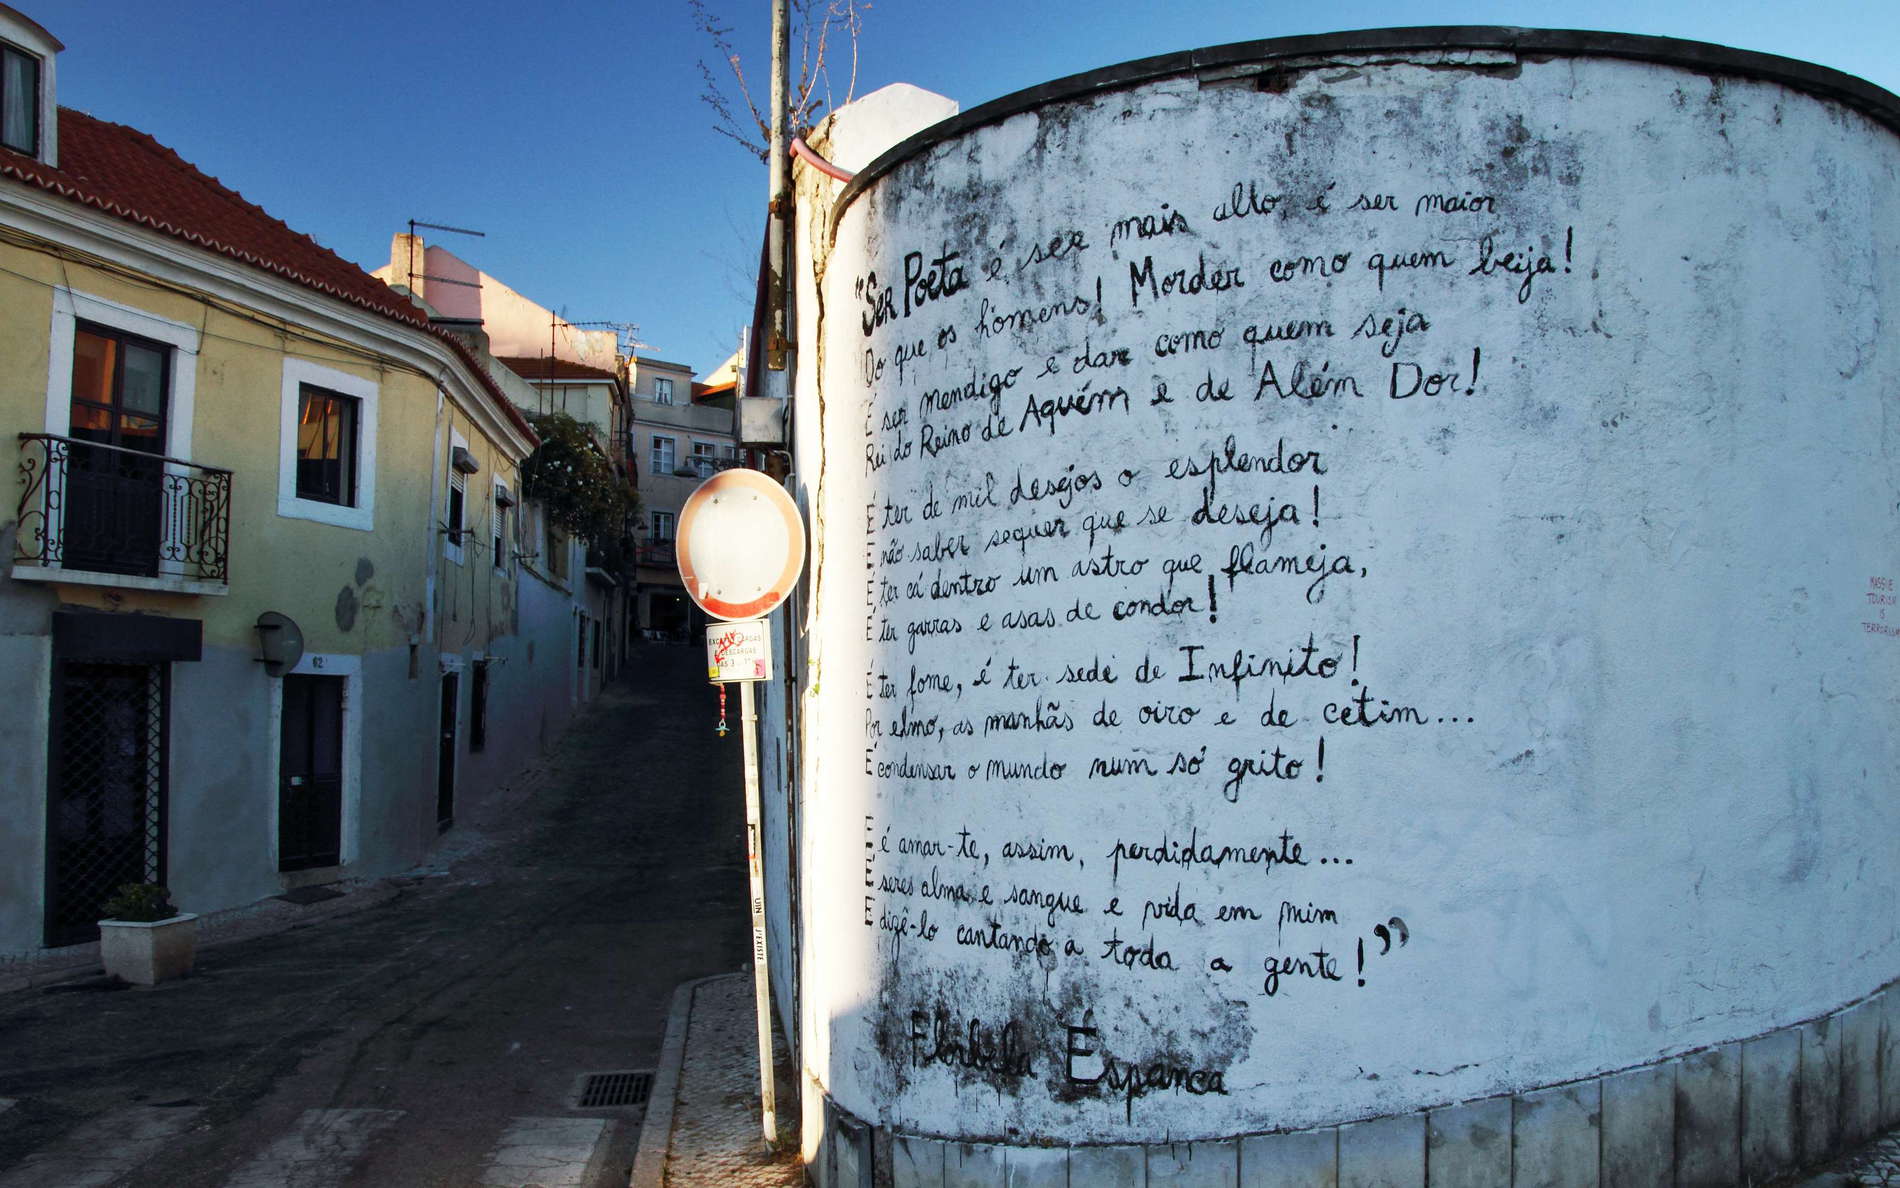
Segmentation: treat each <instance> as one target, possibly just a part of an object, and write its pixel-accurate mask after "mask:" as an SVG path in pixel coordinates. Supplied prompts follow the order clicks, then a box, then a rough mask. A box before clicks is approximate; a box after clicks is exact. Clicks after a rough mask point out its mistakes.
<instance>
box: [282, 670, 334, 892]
mask: <svg viewBox="0 0 1900 1188" xmlns="http://www.w3.org/2000/svg"><path fill="white" fill-rule="evenodd" d="M343 687H344V678H342V677H332V676H303V675H297V674H292V675H290V676H286V677H285V678H284V713H283V730H282V743H281V745H280V748H279V755H278V767H277V869H278V870H280V871H292V870H310V869H312V868H315V867H321V866H336V865H339V864H340V863H341V862H342V849H343Z"/></svg>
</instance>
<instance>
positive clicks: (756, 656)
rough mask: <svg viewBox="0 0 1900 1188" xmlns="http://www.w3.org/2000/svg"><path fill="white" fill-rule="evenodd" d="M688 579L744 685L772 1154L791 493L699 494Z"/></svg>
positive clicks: (687, 511) (734, 484) (719, 485)
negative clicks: (776, 868)
mask: <svg viewBox="0 0 1900 1188" xmlns="http://www.w3.org/2000/svg"><path fill="white" fill-rule="evenodd" d="M678 539H679V549H678V552H677V554H676V555H677V558H678V561H679V569H680V580H681V582H682V583H684V585H685V587H686V594H687V597H689V598H691V599H692V600H693V602H694V604H695V605H697V606H698V607H699V609H701V610H703V611H705V612H706V613H707V614H708V615H711V616H712V617H713V618H715V619H719V620H722V621H721V622H720V623H719V624H718V625H717V626H714V627H712V628H710V629H708V631H707V632H706V674H707V677H708V678H709V679H711V680H712V681H714V682H716V683H718V684H719V686H720V689H721V694H720V728H721V729H722V730H723V729H724V727H725V700H724V697H725V695H724V692H723V691H724V688H725V684H726V682H728V681H736V682H738V684H739V711H740V712H739V717H740V722H739V729H740V734H741V736H742V741H743V742H744V744H745V850H746V879H747V882H748V884H749V886H748V892H749V894H750V895H751V898H752V993H753V1000H754V1005H755V1007H756V1009H757V1014H758V1024H759V1101H760V1106H761V1112H762V1113H763V1115H764V1129H765V1145H766V1146H767V1147H775V1146H777V1145H778V1093H777V1089H776V1086H775V1085H774V1083H773V1081H774V1076H773V1061H772V977H771V968H770V965H769V963H768V961H767V953H766V938H765V865H764V854H765V847H764V844H763V843H764V836H763V830H764V817H765V814H764V812H763V810H762V808H761V805H760V797H759V743H758V728H759V726H758V723H759V711H758V701H757V698H756V696H755V694H754V693H753V689H752V686H753V684H754V683H756V682H758V681H769V680H771V679H772V636H771V632H769V631H768V630H766V625H765V618H764V616H766V615H768V614H770V613H771V612H772V611H773V610H774V609H776V608H777V607H779V606H782V605H784V602H785V597H786V595H788V594H790V593H791V591H792V587H793V586H794V585H795V584H796V583H797V581H798V576H799V574H800V573H801V572H802V571H803V569H804V565H805V525H804V520H803V518H802V517H801V516H800V515H799V511H798V505H797V504H795V503H793V502H792V497H791V496H790V495H788V494H787V493H786V491H785V488H783V487H781V486H779V485H778V484H777V483H775V482H773V481H772V480H771V479H770V478H769V477H767V476H766V475H764V474H762V473H760V472H759V471H756V470H726V471H721V472H720V473H718V474H716V475H714V476H713V477H711V478H709V479H707V480H706V481H705V482H703V483H701V484H700V485H699V488H698V489H697V490H695V491H694V492H693V493H692V495H691V496H690V497H688V499H687V500H686V503H685V505H684V506H683V507H681V508H680V519H679V536H678Z"/></svg>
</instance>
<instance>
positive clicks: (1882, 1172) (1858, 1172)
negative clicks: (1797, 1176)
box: [1795, 1130, 1900, 1188]
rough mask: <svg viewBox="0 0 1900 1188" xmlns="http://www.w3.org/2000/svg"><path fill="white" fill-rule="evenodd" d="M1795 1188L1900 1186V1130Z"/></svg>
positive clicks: (1897, 1187)
mask: <svg viewBox="0 0 1900 1188" xmlns="http://www.w3.org/2000/svg"><path fill="white" fill-rule="evenodd" d="M1795 1188H1900V1130H1893V1131H1890V1132H1888V1133H1887V1134H1885V1135H1882V1136H1881V1137H1880V1138H1877V1139H1875V1140H1874V1141H1873V1142H1871V1143H1869V1144H1867V1146H1866V1147H1864V1148H1862V1149H1861V1150H1859V1151H1857V1152H1855V1153H1854V1154H1852V1155H1850V1156H1848V1157H1847V1158H1845V1159H1843V1160H1841V1161H1840V1162H1838V1163H1835V1164H1832V1165H1831V1166H1830V1167H1829V1169H1828V1170H1827V1171H1824V1172H1822V1173H1821V1174H1820V1175H1817V1176H1813V1177H1810V1178H1808V1179H1805V1180H1801V1181H1799V1182H1798V1183H1797V1184H1796V1186H1795Z"/></svg>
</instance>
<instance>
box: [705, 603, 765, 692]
mask: <svg viewBox="0 0 1900 1188" xmlns="http://www.w3.org/2000/svg"><path fill="white" fill-rule="evenodd" d="M706 679H707V680H710V681H712V682H713V683H714V684H724V683H725V682H727V681H769V680H771V679H772V639H771V637H770V636H769V635H767V634H766V633H765V620H764V619H746V620H743V621H741V622H737V623H714V624H713V625H711V626H710V627H708V628H706Z"/></svg>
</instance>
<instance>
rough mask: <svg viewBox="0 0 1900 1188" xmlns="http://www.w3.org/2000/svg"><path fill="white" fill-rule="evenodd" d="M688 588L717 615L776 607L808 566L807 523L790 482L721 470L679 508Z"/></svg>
mask: <svg viewBox="0 0 1900 1188" xmlns="http://www.w3.org/2000/svg"><path fill="white" fill-rule="evenodd" d="M678 558H679V570H680V579H681V581H682V582H684V583H685V586H686V593H687V595H688V596H689V597H690V598H692V600H693V601H694V602H695V603H696V604H698V606H699V609H701V610H703V611H705V612H706V613H707V614H709V615H711V616H712V617H713V618H715V619H726V620H732V619H752V618H757V617H758V616H760V615H764V614H767V613H769V612H771V611H772V610H774V609H776V608H777V607H778V605H779V603H781V602H783V601H785V596H786V595H787V594H789V593H791V590H792V587H793V586H794V585H796V584H797V583H798V575H799V574H800V573H802V572H803V571H804V568H805V524H804V521H803V520H802V519H801V518H800V516H799V513H798V505H797V504H795V503H793V502H792V497H791V496H790V495H788V494H786V493H785V488H783V487H781V486H779V485H778V484H777V483H775V482H773V481H772V480H771V478H769V477H768V476H766V475H765V474H763V473H762V472H760V471H757V470H722V471H720V472H719V473H718V474H715V475H713V476H712V477H711V478H709V479H707V480H706V481H705V482H703V483H701V484H700V485H699V489H698V490H696V491H694V492H693V493H692V494H691V495H690V496H688V497H687V500H686V506H685V507H683V508H681V509H680V526H679V547H678Z"/></svg>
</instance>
